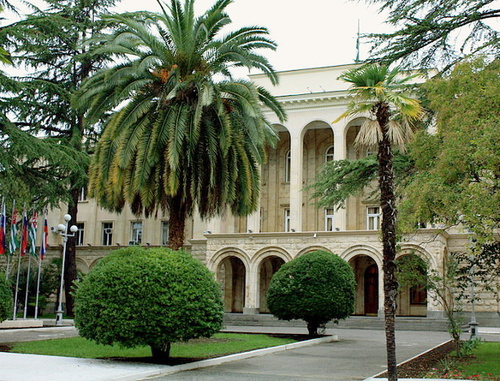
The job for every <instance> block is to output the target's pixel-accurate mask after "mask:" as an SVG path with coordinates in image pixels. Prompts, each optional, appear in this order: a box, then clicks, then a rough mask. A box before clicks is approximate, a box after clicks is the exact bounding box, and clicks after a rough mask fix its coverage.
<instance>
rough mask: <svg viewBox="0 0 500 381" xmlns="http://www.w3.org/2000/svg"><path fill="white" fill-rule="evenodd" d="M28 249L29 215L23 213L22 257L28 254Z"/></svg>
mask: <svg viewBox="0 0 500 381" xmlns="http://www.w3.org/2000/svg"><path fill="white" fill-rule="evenodd" d="M27 250H28V216H26V212H24V213H23V227H22V229H21V257H24V256H25V255H26V251H27Z"/></svg>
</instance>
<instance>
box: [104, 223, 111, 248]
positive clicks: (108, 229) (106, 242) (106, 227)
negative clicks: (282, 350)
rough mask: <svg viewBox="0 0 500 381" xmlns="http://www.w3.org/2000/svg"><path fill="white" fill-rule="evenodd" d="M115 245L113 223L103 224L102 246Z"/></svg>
mask: <svg viewBox="0 0 500 381" xmlns="http://www.w3.org/2000/svg"><path fill="white" fill-rule="evenodd" d="M112 244H113V223H112V222H103V223H102V245H103V246H111V245H112Z"/></svg>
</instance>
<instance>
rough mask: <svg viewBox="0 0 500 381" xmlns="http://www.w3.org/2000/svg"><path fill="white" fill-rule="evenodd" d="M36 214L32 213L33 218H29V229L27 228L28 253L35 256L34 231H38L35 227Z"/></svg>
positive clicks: (36, 226)
mask: <svg viewBox="0 0 500 381" xmlns="http://www.w3.org/2000/svg"><path fill="white" fill-rule="evenodd" d="M37 217H38V215H37V213H36V212H33V217H31V221H30V227H29V232H28V234H29V252H30V254H31V255H35V254H36V230H37V229H38V225H37Z"/></svg>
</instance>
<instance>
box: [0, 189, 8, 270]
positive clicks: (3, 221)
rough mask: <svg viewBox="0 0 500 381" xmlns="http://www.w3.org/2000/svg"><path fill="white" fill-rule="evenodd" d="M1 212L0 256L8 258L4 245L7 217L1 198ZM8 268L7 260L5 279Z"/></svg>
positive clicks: (3, 199) (3, 200) (3, 201)
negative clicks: (3, 255)
mask: <svg viewBox="0 0 500 381" xmlns="http://www.w3.org/2000/svg"><path fill="white" fill-rule="evenodd" d="M1 208H2V209H1V210H0V254H5V255H6V256H7V258H8V257H9V256H8V255H7V245H6V240H7V234H6V230H7V215H6V213H5V197H4V196H2V204H1ZM8 268H9V262H8V259H7V264H6V268H5V279H7V274H8V273H7V270H8Z"/></svg>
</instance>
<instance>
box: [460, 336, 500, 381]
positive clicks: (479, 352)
mask: <svg viewBox="0 0 500 381" xmlns="http://www.w3.org/2000/svg"><path fill="white" fill-rule="evenodd" d="M472 354H473V356H474V358H472V359H470V360H469V361H467V362H465V363H462V364H461V365H460V367H459V368H460V369H462V370H463V374H464V375H465V376H468V377H472V376H475V375H479V376H480V377H482V378H476V379H483V380H490V379H491V380H500V343H498V342H489V343H484V342H483V343H481V344H479V346H478V347H477V348H476V349H474V351H473V352H472ZM472 379H473V380H474V378H472Z"/></svg>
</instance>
